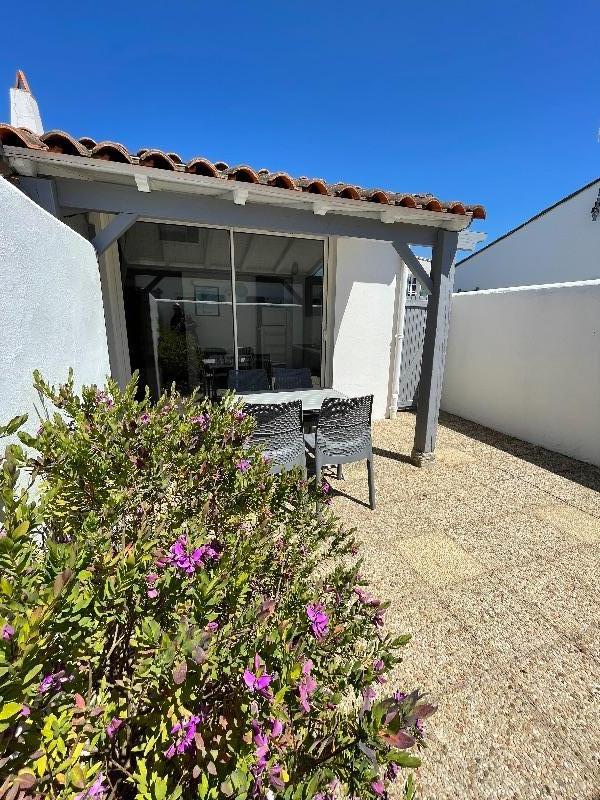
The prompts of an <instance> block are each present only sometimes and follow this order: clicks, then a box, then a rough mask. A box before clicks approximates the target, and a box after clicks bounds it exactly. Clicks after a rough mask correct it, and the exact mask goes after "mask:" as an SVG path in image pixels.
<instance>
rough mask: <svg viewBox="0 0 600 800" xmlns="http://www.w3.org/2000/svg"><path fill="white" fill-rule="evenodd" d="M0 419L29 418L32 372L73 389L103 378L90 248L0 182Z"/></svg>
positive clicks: (104, 356) (104, 353)
mask: <svg viewBox="0 0 600 800" xmlns="http://www.w3.org/2000/svg"><path fill="white" fill-rule="evenodd" d="M0 209H2V211H1V214H0V339H1V341H2V346H1V347H0V420H2V421H4V422H6V421H7V420H8V419H10V418H11V417H13V416H15V415H16V414H21V413H25V412H26V413H29V414H30V420H29V425H28V427H29V428H30V429H35V428H36V427H37V417H36V414H35V410H34V406H33V404H34V401H36V400H37V395H36V394H35V392H34V391H33V388H32V385H31V382H32V377H31V375H32V372H33V370H34V369H36V368H37V369H40V371H41V372H42V374H43V376H44V377H45V378H46V379H47V380H49V381H51V382H53V383H58V382H63V381H64V380H65V379H66V377H67V371H68V369H69V367H73V369H74V370H75V379H76V381H77V383H78V384H82V383H86V384H89V383H102V382H104V380H105V377H106V375H107V374H108V373H109V363H108V350H107V345H106V330H105V326H104V313H103V308H102V296H101V291H100V277H99V272H98V263H97V261H96V255H95V253H94V249H93V248H92V246H91V244H90V243H89V242H88V241H86V240H85V239H83V238H82V237H81V236H79V234H77V233H75V232H74V231H73V230H71V228H68V227H67V226H66V225H64V224H63V223H62V222H60V221H59V220H57V219H56V218H55V217H53V216H51V215H50V214H48V213H47V212H46V211H44V210H43V209H41V208H40V207H39V206H38V205H36V204H35V203H34V202H33V201H32V200H30V199H29V198H28V197H26V196H25V195H24V194H23V193H22V192H21V191H19V190H18V189H17V188H16V187H15V186H13V185H12V184H10V183H8V182H7V181H6V180H5V179H3V178H0Z"/></svg>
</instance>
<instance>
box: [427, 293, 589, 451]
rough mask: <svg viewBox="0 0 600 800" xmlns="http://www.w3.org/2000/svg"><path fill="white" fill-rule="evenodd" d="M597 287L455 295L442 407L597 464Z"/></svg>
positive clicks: (528, 440)
mask: <svg viewBox="0 0 600 800" xmlns="http://www.w3.org/2000/svg"><path fill="white" fill-rule="evenodd" d="M599 321H600V281H599V280H597V281H585V282H579V283H571V284H551V285H547V286H529V287H524V288H520V289H496V290H489V291H483V292H470V293H461V294H455V295H454V297H453V299H452V314H451V319H450V335H449V340H448V351H447V357H446V371H445V376H444V388H443V395H442V408H443V409H444V410H446V411H449V412H451V413H452V414H457V415H458V416H461V417H464V418H466V419H470V420H473V421H475V422H479V423H481V424H482V425H486V426H488V427H490V428H493V429H495V430H497V431H502V432H503V433H508V434H510V435H511V436H516V437H517V438H519V439H524V440H525V441H527V442H533V443H535V444H540V445H543V446H544V447H547V448H548V449H550V450H555V451H556V452H558V453H563V454H565V455H568V456H571V457H573V458H577V459H580V460H582V461H587V462H589V463H592V464H598V465H600V330H599Z"/></svg>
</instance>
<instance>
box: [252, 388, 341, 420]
mask: <svg viewBox="0 0 600 800" xmlns="http://www.w3.org/2000/svg"><path fill="white" fill-rule="evenodd" d="M237 394H238V395H239V396H240V397H242V398H243V400H244V402H245V403H252V404H258V405H263V404H270V403H291V402H293V401H294V400H301V401H302V412H303V413H305V414H306V413H311V414H315V413H317V414H318V412H319V411H320V410H321V405H322V404H323V400H325V398H327V397H346V395H345V394H342V392H338V391H337V389H292V390H289V391H281V392H277V391H271V390H269V389H265V390H263V391H260V392H237Z"/></svg>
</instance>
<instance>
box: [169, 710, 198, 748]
mask: <svg viewBox="0 0 600 800" xmlns="http://www.w3.org/2000/svg"><path fill="white" fill-rule="evenodd" d="M201 722H202V718H201V717H199V716H196V715H192V716H191V717H190V718H189V719H187V720H183V721H180V722H177V723H175V725H173V727H172V728H171V736H173V737H174V739H175V741H174V742H173V743H172V744H171V745H170V746H169V747H168V748H167V749H166V750H165V752H164V756H165V758H173V756H174V755H175V754H178V755H181V754H182V753H185V751H186V750H189V749H190V747H191V746H192V745H193V744H194V737H195V736H196V729H197V727H198V725H200V723H201Z"/></svg>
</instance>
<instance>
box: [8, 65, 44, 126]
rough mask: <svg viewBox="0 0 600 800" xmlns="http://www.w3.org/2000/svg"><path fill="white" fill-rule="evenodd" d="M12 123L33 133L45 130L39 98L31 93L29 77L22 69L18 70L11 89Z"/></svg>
mask: <svg viewBox="0 0 600 800" xmlns="http://www.w3.org/2000/svg"><path fill="white" fill-rule="evenodd" d="M10 124H11V125H14V126H15V128H27V129H28V130H30V131H32V132H33V133H37V134H38V135H39V134H40V133H43V132H44V128H43V127H42V118H41V117H40V110H39V108H38V104H37V100H36V99H35V97H34V96H33V95H32V94H31V89H30V88H29V84H28V83H27V78H26V77H25V73H24V72H23V71H22V70H20V69H19V70H17V79H16V81H15V86H14V89H11V90H10Z"/></svg>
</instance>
